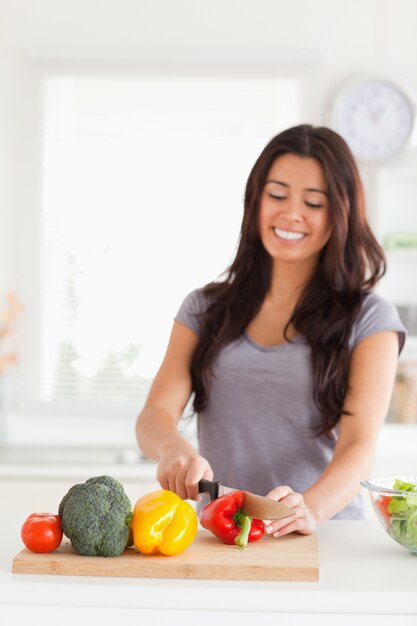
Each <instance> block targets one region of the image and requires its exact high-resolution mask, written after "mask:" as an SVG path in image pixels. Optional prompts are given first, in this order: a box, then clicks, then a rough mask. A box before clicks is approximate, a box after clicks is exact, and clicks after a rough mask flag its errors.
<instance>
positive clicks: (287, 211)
mask: <svg viewBox="0 0 417 626" xmlns="http://www.w3.org/2000/svg"><path fill="white" fill-rule="evenodd" d="M303 210H304V206H303V204H302V203H301V202H299V201H298V200H296V199H293V200H290V201H289V202H288V203H286V206H285V207H284V212H283V215H284V217H287V218H288V219H290V220H293V221H300V220H302V217H303Z"/></svg>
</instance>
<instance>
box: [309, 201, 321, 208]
mask: <svg viewBox="0 0 417 626" xmlns="http://www.w3.org/2000/svg"><path fill="white" fill-rule="evenodd" d="M306 205H307V206H309V207H311V208H312V209H321V208H322V206H323V205H322V204H316V203H315V202H306Z"/></svg>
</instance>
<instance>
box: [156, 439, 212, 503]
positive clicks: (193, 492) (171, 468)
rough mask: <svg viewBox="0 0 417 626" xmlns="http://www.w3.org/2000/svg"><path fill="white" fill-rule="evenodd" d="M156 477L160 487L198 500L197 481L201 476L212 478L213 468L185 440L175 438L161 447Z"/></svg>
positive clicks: (182, 496)
mask: <svg viewBox="0 0 417 626" xmlns="http://www.w3.org/2000/svg"><path fill="white" fill-rule="evenodd" d="M156 477H157V480H158V481H159V484H160V485H161V487H162V489H169V490H170V491H174V492H175V493H176V494H177V495H178V496H179V497H180V498H182V499H183V500H196V501H197V502H198V501H199V500H200V495H199V492H198V483H199V481H200V480H201V478H207V479H208V480H212V478H213V470H212V469H211V467H210V464H209V462H208V461H207V460H206V459H205V458H204V457H202V456H200V455H199V454H198V453H197V452H196V451H195V450H194V448H193V447H192V446H191V445H190V444H189V443H188V442H187V441H180V440H179V439H176V441H175V442H173V443H172V444H166V445H165V446H164V447H163V448H162V449H161V452H160V457H159V463H158V471H157V476H156Z"/></svg>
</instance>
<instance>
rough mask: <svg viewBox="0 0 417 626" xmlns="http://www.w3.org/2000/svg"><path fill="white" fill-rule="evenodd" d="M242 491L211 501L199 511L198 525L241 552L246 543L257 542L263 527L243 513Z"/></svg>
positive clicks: (261, 523)
mask: <svg viewBox="0 0 417 626" xmlns="http://www.w3.org/2000/svg"><path fill="white" fill-rule="evenodd" d="M244 503H245V492H244V491H233V492H232V493H228V494H225V495H224V496H220V498H216V499H215V500H212V501H211V502H209V503H208V504H206V506H205V507H204V508H203V509H202V510H201V512H200V523H201V525H202V526H203V528H206V529H207V530H210V531H211V532H212V533H213V534H214V535H216V537H218V538H219V539H220V541H222V542H223V543H227V544H234V543H235V544H236V545H237V546H238V547H239V548H240V549H241V550H243V549H244V548H245V547H246V545H247V544H248V542H252V541H258V539H260V538H261V537H262V536H263V534H264V532H265V527H264V524H263V522H262V521H261V520H259V519H256V518H252V517H249V515H245V514H244V513H243V510H242V509H243V506H244Z"/></svg>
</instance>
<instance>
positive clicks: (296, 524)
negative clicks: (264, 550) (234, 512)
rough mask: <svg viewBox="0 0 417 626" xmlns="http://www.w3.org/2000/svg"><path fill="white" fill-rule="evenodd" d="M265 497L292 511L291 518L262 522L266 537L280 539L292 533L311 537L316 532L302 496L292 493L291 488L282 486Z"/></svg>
mask: <svg viewBox="0 0 417 626" xmlns="http://www.w3.org/2000/svg"><path fill="white" fill-rule="evenodd" d="M266 497H267V498H272V500H277V501H279V502H282V503H283V504H286V505H287V506H289V507H290V508H291V509H293V510H294V515H291V517H284V518H282V519H279V520H264V524H265V530H266V532H267V534H268V535H272V536H273V537H282V536H283V535H288V533H292V532H294V531H295V532H298V533H301V534H302V535H311V534H312V533H314V532H315V531H316V527H317V524H316V520H315V518H314V515H313V513H312V512H311V511H310V509H309V508H308V506H307V504H306V502H305V500H304V496H303V494H301V493H297V492H295V491H293V490H292V489H291V487H287V486H286V485H282V486H280V487H276V488H275V489H272V491H270V492H269V493H268V494H267V495H266Z"/></svg>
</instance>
